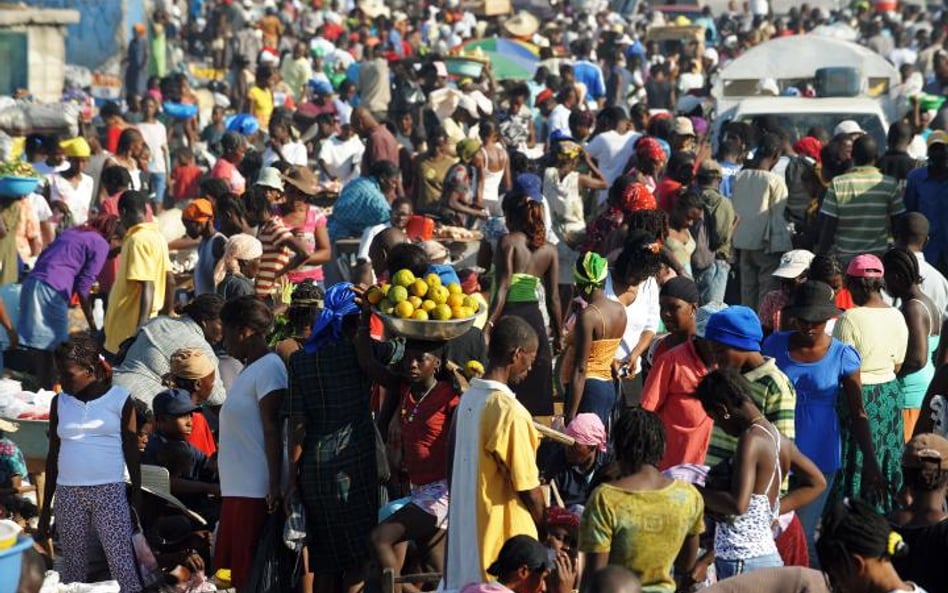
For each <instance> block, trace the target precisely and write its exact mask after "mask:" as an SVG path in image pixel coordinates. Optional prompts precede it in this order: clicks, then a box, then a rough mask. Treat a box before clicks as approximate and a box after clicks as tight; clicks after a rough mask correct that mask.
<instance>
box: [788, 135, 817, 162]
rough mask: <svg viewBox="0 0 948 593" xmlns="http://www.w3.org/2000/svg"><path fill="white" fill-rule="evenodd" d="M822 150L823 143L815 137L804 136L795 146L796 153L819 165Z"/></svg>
mask: <svg viewBox="0 0 948 593" xmlns="http://www.w3.org/2000/svg"><path fill="white" fill-rule="evenodd" d="M822 150H823V143H822V142H820V141H819V140H818V139H817V138H814V137H813V136H804V137H803V138H800V139H799V140H797V142H796V144H794V145H793V151H794V152H795V153H797V154H802V155H803V156H806V157H809V158H811V159H813V160H814V161H816V162H817V163H819V162H820V152H821V151H822Z"/></svg>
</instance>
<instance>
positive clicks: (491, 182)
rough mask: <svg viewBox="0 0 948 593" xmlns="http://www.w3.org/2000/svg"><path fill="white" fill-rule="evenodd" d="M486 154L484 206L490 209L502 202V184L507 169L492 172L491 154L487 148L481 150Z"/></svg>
mask: <svg viewBox="0 0 948 593" xmlns="http://www.w3.org/2000/svg"><path fill="white" fill-rule="evenodd" d="M481 152H483V153H484V206H485V207H486V208H488V209H490V208H491V205H493V204H498V203H499V202H500V182H501V181H503V180H504V170H505V167H501V169H500V171H491V170H490V164H491V163H490V153H489V152H487V149H486V148H481Z"/></svg>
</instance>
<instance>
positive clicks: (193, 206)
mask: <svg viewBox="0 0 948 593" xmlns="http://www.w3.org/2000/svg"><path fill="white" fill-rule="evenodd" d="M212 218H214V205H213V204H211V201H210V200H208V199H207V198H198V199H196V200H193V201H192V202H191V203H190V204H188V206H187V208H185V209H184V212H182V213H181V220H187V221H190V222H197V223H202V222H207V221H209V220H210V219H212Z"/></svg>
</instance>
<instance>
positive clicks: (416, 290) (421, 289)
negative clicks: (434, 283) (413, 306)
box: [408, 278, 428, 297]
mask: <svg viewBox="0 0 948 593" xmlns="http://www.w3.org/2000/svg"><path fill="white" fill-rule="evenodd" d="M408 292H410V293H411V294H413V295H414V296H416V297H423V296H425V295H426V294H428V285H427V284H426V283H425V281H424V280H421V279H420V278H419V279H418V280H415V281H414V282H412V283H411V286H410V287H409V288H408Z"/></svg>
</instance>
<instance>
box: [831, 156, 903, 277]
mask: <svg viewBox="0 0 948 593" xmlns="http://www.w3.org/2000/svg"><path fill="white" fill-rule="evenodd" d="M820 212H822V213H823V214H825V215H827V216H831V217H833V218H835V219H836V220H837V224H836V236H835V237H834V239H833V243H834V246H835V249H836V252H837V253H838V254H839V256H840V259H842V260H843V261H848V260H849V259H851V258H853V257H855V256H856V255H859V254H860V253H875V254H882V253H883V252H885V250H886V249H887V248H888V243H889V233H890V231H891V229H890V220H891V219H892V217H893V216H898V215H899V214H902V213H903V212H905V205H904V204H903V203H902V197H901V194H900V192H899V184H898V181H896V180H895V178H893V177H889V176H888V175H883V174H882V173H881V172H880V171H879V169H877V168H876V167H872V166H866V167H856V168H854V169H853V170H852V171H850V172H849V173H845V174H843V175H839V176H838V177H836V178H835V179H833V181H832V183H830V186H829V189H828V190H827V192H826V197H825V198H824V199H823V208H822V209H821V210H820Z"/></svg>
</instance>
